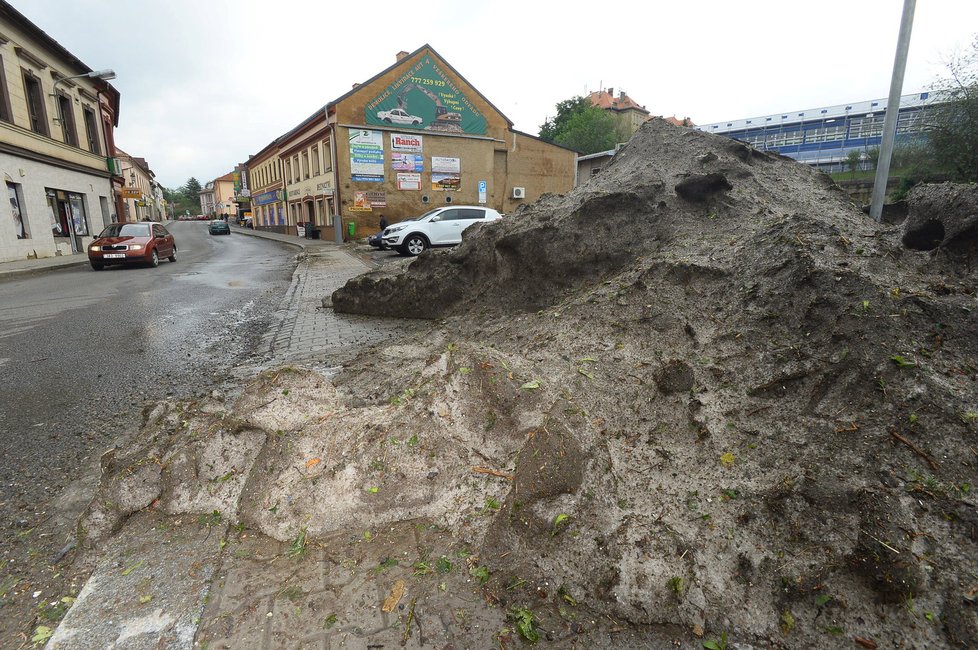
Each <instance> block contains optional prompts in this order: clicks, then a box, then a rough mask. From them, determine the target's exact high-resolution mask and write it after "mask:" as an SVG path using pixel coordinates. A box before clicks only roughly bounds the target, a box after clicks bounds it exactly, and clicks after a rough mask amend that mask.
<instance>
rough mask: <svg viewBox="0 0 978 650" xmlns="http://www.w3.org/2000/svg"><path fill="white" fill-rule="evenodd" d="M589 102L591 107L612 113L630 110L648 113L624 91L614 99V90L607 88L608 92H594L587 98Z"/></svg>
mask: <svg viewBox="0 0 978 650" xmlns="http://www.w3.org/2000/svg"><path fill="white" fill-rule="evenodd" d="M587 98H588V99H589V100H591V106H597V107H598V108H605V109H611V110H614V111H626V110H628V109H630V108H634V109H637V110H640V111H642V112H645V113H648V111H646V110H645V107H644V106H640V105H639V104H638V103H637V102H636V101H635V100H634V99H632V98H631V97H629V96H628V95H626V94H625V91H624V90H622V91H619V95H618V97H615V94H614V88H609V89H608V90H596V91H594V92H593V93H591V94H590V95H588V96H587Z"/></svg>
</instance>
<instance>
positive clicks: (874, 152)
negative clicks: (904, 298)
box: [866, 147, 880, 169]
mask: <svg viewBox="0 0 978 650" xmlns="http://www.w3.org/2000/svg"><path fill="white" fill-rule="evenodd" d="M866 160H868V161H869V166H870V167H871V168H872V169H876V167H877V166H878V165H879V164H880V148H879V147H870V148H869V149H867V150H866Z"/></svg>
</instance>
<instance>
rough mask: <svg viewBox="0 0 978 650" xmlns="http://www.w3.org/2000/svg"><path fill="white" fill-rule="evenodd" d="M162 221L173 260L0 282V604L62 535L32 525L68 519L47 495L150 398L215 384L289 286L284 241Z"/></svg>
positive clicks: (250, 348)
mask: <svg viewBox="0 0 978 650" xmlns="http://www.w3.org/2000/svg"><path fill="white" fill-rule="evenodd" d="M167 227H168V228H169V229H170V230H171V232H172V233H173V235H174V237H175V239H176V243H177V262H176V263H171V262H167V261H163V262H161V263H160V266H159V267H158V268H151V267H127V268H123V267H109V268H107V269H105V270H103V271H99V272H96V271H93V270H92V269H91V268H90V267H89V266H88V265H84V266H74V267H70V268H67V269H64V270H59V271H55V272H49V273H44V274H38V275H33V276H20V277H16V278H12V279H8V280H4V281H2V282H0V368H2V372H0V391H2V395H3V401H2V409H0V445H2V448H3V451H4V453H3V455H2V459H0V484H2V486H3V489H2V492H0V522H2V523H0V527H2V538H0V539H2V543H3V547H4V550H3V553H2V555H0V558H2V560H3V564H4V571H3V573H2V574H0V583H3V584H0V601H3V600H5V599H6V591H8V590H9V589H10V586H9V585H10V584H11V582H12V580H15V579H18V577H19V579H20V580H21V581H22V582H23V581H24V580H25V579H26V580H31V581H36V580H38V579H39V578H38V576H37V575H34V576H31V575H30V573H31V571H32V567H31V566H30V565H31V564H32V563H36V564H45V563H47V562H50V560H51V554H52V553H53V552H56V551H57V549H58V548H60V546H61V545H62V544H63V543H64V539H63V538H62V539H50V538H48V539H46V538H44V537H43V536H41V537H38V536H36V535H32V534H31V531H32V530H34V529H35V527H38V526H43V527H44V528H46V529H49V530H50V529H58V528H59V527H60V525H70V523H71V522H70V521H69V522H55V521H49V519H50V518H51V517H52V514H54V513H52V512H51V511H50V509H49V506H50V502H51V501H52V498H53V497H55V496H56V495H58V493H59V492H60V491H61V490H62V489H63V488H64V487H65V486H66V485H68V484H69V483H70V482H71V481H73V480H76V479H78V478H79V476H80V475H81V474H82V469H83V468H84V467H89V468H91V467H92V466H93V462H94V461H96V460H97V458H98V455H99V454H101V453H102V452H103V451H104V450H105V449H106V448H107V447H109V446H110V445H111V444H112V443H113V442H116V441H119V440H120V439H123V438H124V437H125V436H126V435H128V434H131V433H133V432H135V431H136V430H137V429H138V427H139V424H140V420H141V417H140V416H141V412H142V409H143V407H144V405H145V404H146V403H147V402H148V401H151V400H155V399H160V398H164V397H167V396H174V397H182V396H187V395H194V394H200V393H201V392H204V391H208V390H212V389H214V388H218V387H220V385H221V383H222V382H223V381H224V380H225V379H226V378H227V371H228V369H229V368H231V367H233V366H234V365H237V364H240V363H241V362H243V361H245V360H247V359H248V357H249V355H251V354H252V353H253V352H254V351H255V350H256V347H257V345H258V344H259V343H260V340H261V336H262V335H263V334H264V333H265V331H266V329H267V328H266V324H267V323H268V322H269V319H270V318H271V315H272V314H273V313H274V311H275V309H276V307H277V306H278V304H279V301H280V299H281V297H282V296H283V295H284V294H285V292H286V290H287V289H288V287H289V285H290V282H291V277H292V270H293V268H294V258H293V250H294V249H290V248H288V247H286V246H283V245H281V244H279V243H277V242H274V241H269V240H266V239H257V238H253V237H245V236H239V235H231V236H211V235H209V234H207V224H206V222H176V223H172V224H169V225H168V226H167ZM96 467H97V465H96ZM50 537H56V536H55V535H51V536H50ZM4 585H7V586H6V587H4ZM11 618H12V617H11ZM11 622H12V621H11ZM0 627H6V626H5V625H3V626H0ZM0 632H3V633H4V634H2V636H0V638H7V634H5V633H6V632H8V630H2V631H0Z"/></svg>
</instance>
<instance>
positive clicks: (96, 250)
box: [88, 245, 102, 253]
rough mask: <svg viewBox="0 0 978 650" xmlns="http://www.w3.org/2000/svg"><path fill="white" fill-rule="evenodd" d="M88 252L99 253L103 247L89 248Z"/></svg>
mask: <svg viewBox="0 0 978 650" xmlns="http://www.w3.org/2000/svg"><path fill="white" fill-rule="evenodd" d="M88 250H90V251H92V252H93V253H97V252H99V251H100V250H102V247H101V246H97V245H96V246H89V248H88Z"/></svg>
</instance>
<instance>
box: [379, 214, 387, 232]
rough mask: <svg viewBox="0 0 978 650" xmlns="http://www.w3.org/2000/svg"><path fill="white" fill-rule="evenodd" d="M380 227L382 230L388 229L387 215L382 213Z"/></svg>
mask: <svg viewBox="0 0 978 650" xmlns="http://www.w3.org/2000/svg"><path fill="white" fill-rule="evenodd" d="M380 229H381V231H384V230H387V217H385V216H384V215H380Z"/></svg>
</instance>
